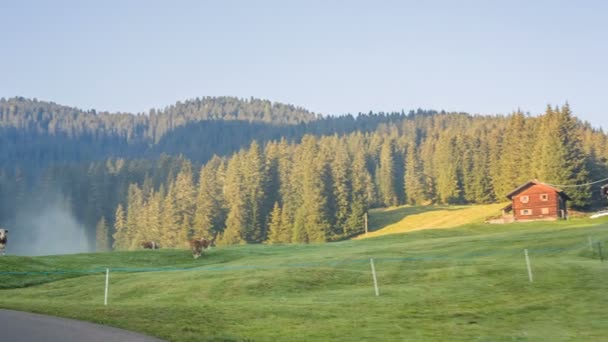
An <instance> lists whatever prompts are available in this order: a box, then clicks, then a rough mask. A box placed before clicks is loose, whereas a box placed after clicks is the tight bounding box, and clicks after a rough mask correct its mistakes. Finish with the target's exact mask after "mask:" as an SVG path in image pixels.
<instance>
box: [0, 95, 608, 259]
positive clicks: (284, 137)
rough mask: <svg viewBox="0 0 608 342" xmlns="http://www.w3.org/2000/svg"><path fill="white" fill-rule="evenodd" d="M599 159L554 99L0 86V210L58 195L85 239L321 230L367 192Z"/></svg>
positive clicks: (562, 170)
mask: <svg viewBox="0 0 608 342" xmlns="http://www.w3.org/2000/svg"><path fill="white" fill-rule="evenodd" d="M607 160H608V136H607V135H606V134H605V133H604V132H603V131H601V130H599V129H595V128H593V127H591V126H590V125H589V124H587V123H584V122H581V121H579V120H578V119H577V118H576V117H574V116H573V114H572V111H571V109H570V107H569V106H568V105H567V104H565V105H562V106H560V107H551V106H548V107H547V109H546V111H545V112H544V113H539V115H534V116H532V115H529V114H524V113H521V112H515V113H512V114H511V115H508V116H492V115H470V114H467V113H445V112H435V111H423V110H417V111H411V112H407V113H405V112H399V113H367V114H359V115H356V116H353V115H345V116H339V117H324V116H321V115H318V114H315V113H311V112H309V111H307V110H305V109H303V108H299V107H295V106H291V105H284V104H278V103H273V102H270V101H266V100H258V99H248V100H243V99H238V98H232V97H218V98H202V99H194V100H190V101H185V102H178V103H176V104H175V105H173V106H170V107H167V108H165V109H154V110H151V111H150V112H149V113H146V114H137V115H134V114H127V113H114V114H110V113H105V112H104V113H101V112H100V113H97V112H95V111H93V110H90V111H83V110H80V109H76V108H71V107H65V106H60V105H57V104H54V103H49V102H42V101H37V100H29V99H24V98H12V99H1V100H0V226H6V227H11V226H17V227H18V226H19V224H20V223H19V213H20V212H21V211H23V210H25V208H27V210H30V211H31V210H34V211H35V210H36V208H41V207H44V206H45V205H46V204H47V203H48V202H49V201H51V200H52V201H57V199H60V200H61V203H63V206H64V207H65V208H67V210H69V212H70V213H71V215H73V216H74V218H75V220H77V222H79V223H80V224H81V225H82V226H83V227H85V228H84V229H86V231H87V236H88V237H89V238H90V240H91V242H92V243H94V245H95V246H96V248H97V249H98V250H107V249H110V248H115V249H132V248H136V247H137V245H138V243H139V242H140V241H141V240H151V239H154V240H157V241H160V243H161V244H162V245H164V246H166V247H174V246H183V244H184V242H185V241H186V240H187V239H188V238H190V237H192V236H207V237H209V238H212V237H214V238H216V241H217V243H219V244H242V243H289V242H325V241H334V240H339V239H344V238H348V237H351V236H354V235H357V234H359V233H361V232H362V230H363V229H364V227H363V217H364V214H365V213H366V211H367V210H368V209H369V208H373V207H385V206H395V205H401V204H416V205H420V204H431V203H448V204H465V203H491V202H502V201H504V200H505V197H504V196H505V194H506V193H508V192H509V191H510V190H512V189H513V188H515V187H516V186H518V185H520V184H521V183H523V182H525V181H527V180H529V179H532V178H538V179H539V180H541V181H543V182H546V183H550V184H556V185H574V184H584V183H587V182H590V181H592V180H597V179H602V178H606V177H607V175H608V163H607ZM597 185H598V186H582V187H575V188H565V190H566V191H567V193H568V194H569V195H570V197H572V198H573V201H572V202H571V203H570V204H571V205H572V206H573V207H575V208H582V209H584V208H589V207H591V206H599V205H601V204H602V203H601V199H600V198H599V191H598V189H599V185H601V184H597ZM489 214H492V213H489ZM49 229H52V227H49Z"/></svg>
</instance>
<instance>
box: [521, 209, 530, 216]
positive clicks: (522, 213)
mask: <svg viewBox="0 0 608 342" xmlns="http://www.w3.org/2000/svg"><path fill="white" fill-rule="evenodd" d="M519 213H520V214H521V215H526V216H527V215H532V209H522V210H520V212H519Z"/></svg>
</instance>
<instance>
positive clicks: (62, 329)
mask: <svg viewBox="0 0 608 342" xmlns="http://www.w3.org/2000/svg"><path fill="white" fill-rule="evenodd" d="M0 341H2V342H37V341H41V342H42V341H44V342H71V341H85V342H113V341H117V342H119V341H120V342H124V341H128V342H160V341H162V340H159V339H157V338H154V337H150V336H146V335H142V334H138V333H134V332H131V331H127V330H122V329H117V328H112V327H108V326H104V325H100V324H93V323H89V322H83V321H77V320H73V319H67V318H60V317H52V316H44V315H38V314H33V313H29V312H21V311H13V310H2V309H0Z"/></svg>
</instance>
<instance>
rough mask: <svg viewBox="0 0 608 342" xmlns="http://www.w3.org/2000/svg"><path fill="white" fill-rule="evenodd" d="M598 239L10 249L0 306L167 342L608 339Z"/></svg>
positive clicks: (0, 276) (548, 226)
mask: <svg viewBox="0 0 608 342" xmlns="http://www.w3.org/2000/svg"><path fill="white" fill-rule="evenodd" d="M442 210H443V209H442ZM373 215H384V214H382V213H381V212H380V213H374V214H373ZM382 219H386V220H390V219H387V218H383V217H377V216H376V217H374V216H372V217H371V218H370V221H372V222H373V221H375V222H378V221H380V220H382ZM393 220H394V219H393ZM589 237H591V239H592V241H593V243H594V244H592V245H591V246H590V245H589ZM596 242H604V243H606V242H608V220H606V219H603V220H589V219H576V220H571V221H567V222H566V221H558V222H536V223H525V224H523V223H522V224H509V225H488V224H484V223H471V224H467V225H464V226H459V227H456V228H450V229H432V230H419V231H414V232H410V233H407V234H389V235H383V236H379V237H375V238H368V239H360V240H351V241H343V242H336V243H328V244H310V245H279V246H277V245H244V246H230V247H217V248H213V249H211V250H209V251H207V252H206V254H204V255H203V257H201V258H200V259H198V260H194V259H192V256H191V255H190V254H189V252H188V251H186V250H170V249H168V250H159V251H134V252H112V253H99V254H79V255H65V256H52V257H50V256H49V257H34V258H28V257H15V256H6V257H4V258H1V259H0V288H1V289H0V307H1V308H10V309H17V310H25V311H33V312H40V313H46V314H51V315H57V316H65V317H71V318H77V319H83V320H89V321H93V322H97V323H103V324H108V325H112V326H117V327H120V328H125V329H130V330H135V331H139V332H143V333H146V334H150V335H154V336H158V337H160V338H164V339H167V340H171V341H244V340H249V341H514V340H515V341H604V340H607V339H608V324H606V323H607V322H608V314H607V311H606V310H607V308H608V300H607V299H606V298H608V261H606V262H602V261H601V260H600V256H599V246H598V245H597V244H595V243H596ZM524 249H528V250H529V255H530V258H531V263H532V269H533V273H534V282H533V283H530V282H529V280H528V273H527V269H526V264H525V259H524ZM370 258H373V259H374V262H375V268H376V271H377V278H378V283H379V291H380V296H378V297H377V296H376V295H375V293H374V288H373V281H372V274H371V270H370V261H369V260H370ZM106 267H108V268H110V270H111V271H110V290H109V305H108V306H104V305H103V299H104V298H103V295H104V282H105V274H104V272H105V268H106Z"/></svg>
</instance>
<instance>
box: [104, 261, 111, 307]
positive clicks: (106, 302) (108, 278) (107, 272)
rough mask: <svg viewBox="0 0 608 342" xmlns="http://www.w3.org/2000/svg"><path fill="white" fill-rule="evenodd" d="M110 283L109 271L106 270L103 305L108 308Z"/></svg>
mask: <svg viewBox="0 0 608 342" xmlns="http://www.w3.org/2000/svg"><path fill="white" fill-rule="evenodd" d="M109 283H110V269H109V268H106V293H105V296H104V299H103V305H105V306H108V285H109Z"/></svg>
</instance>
